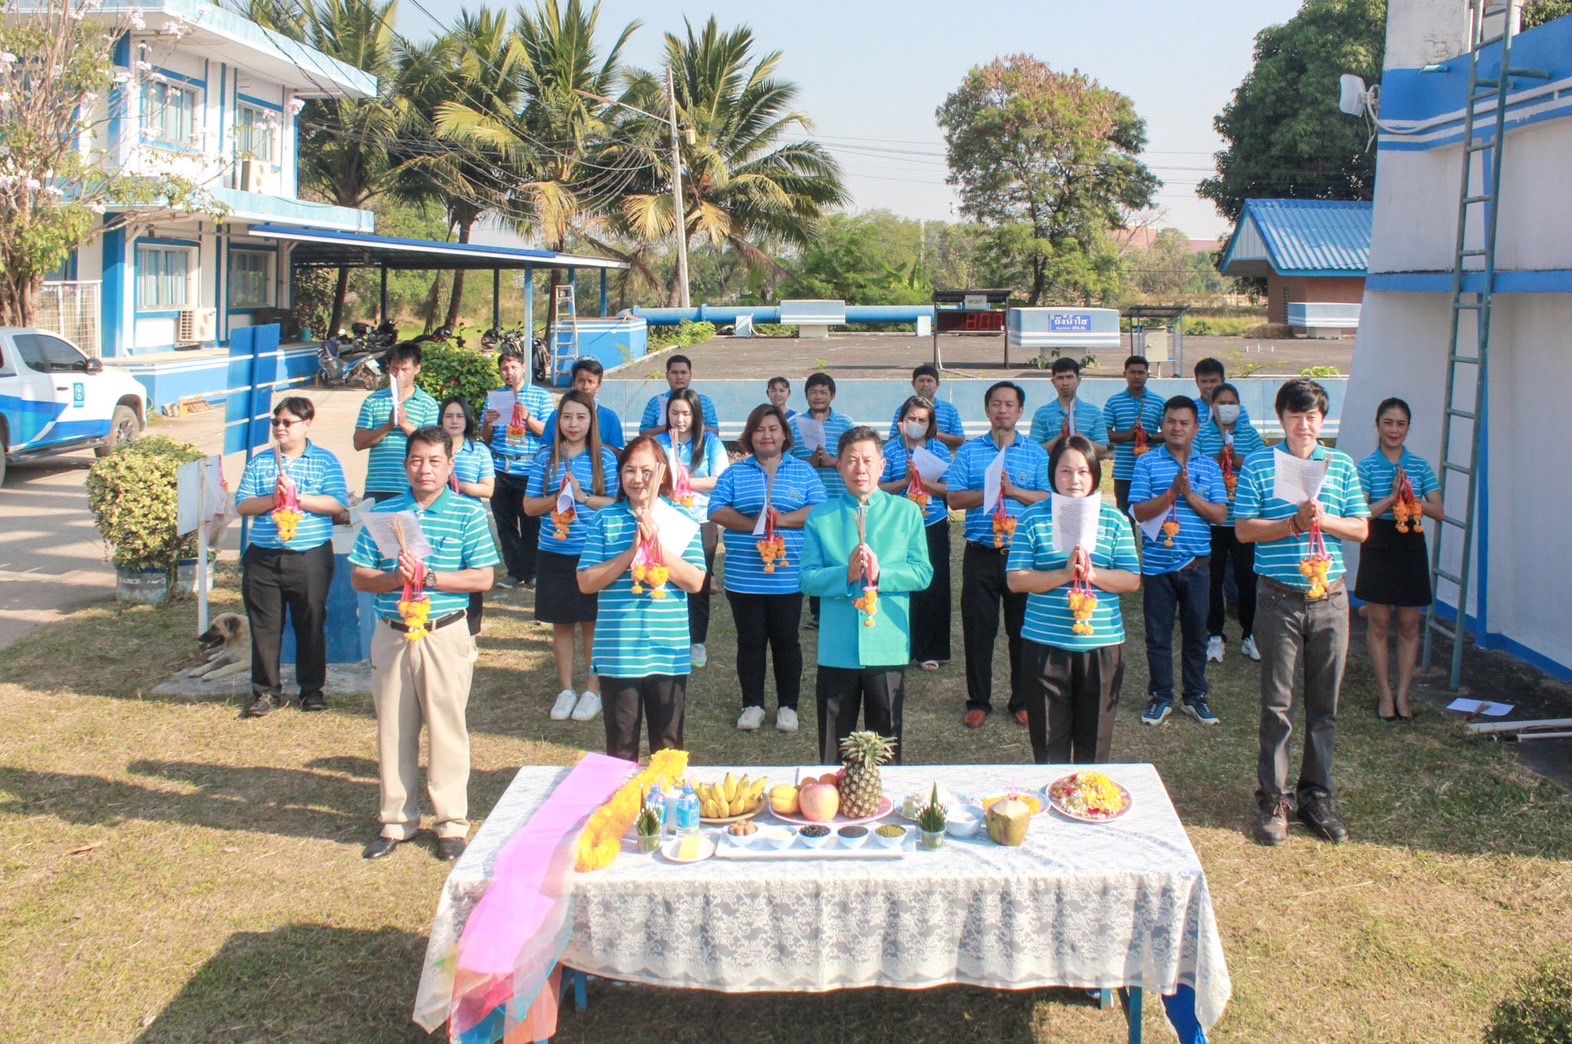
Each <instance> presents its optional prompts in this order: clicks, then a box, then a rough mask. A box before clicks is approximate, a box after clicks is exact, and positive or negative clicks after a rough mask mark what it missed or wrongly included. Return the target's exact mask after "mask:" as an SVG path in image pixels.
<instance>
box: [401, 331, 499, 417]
mask: <svg viewBox="0 0 1572 1044" xmlns="http://www.w3.org/2000/svg"><path fill="white" fill-rule="evenodd" d="M422 356H423V358H424V361H423V362H422V363H421V366H420V376H419V377H417V378H415V383H416V384H419V385H420V387H421V390H423V391H424V392H425V393H426V394H427V395H429V396H431V397H432V398H433V399H436V400H437V401H438V402H441V401H442V400H443V399H446V398H448V397H449V396H451V395H462V396H464V398H465V399H466V400H467V401H468V402H469V406H470V409H471V410H473V411H474V412H475V418H476V420H477V421H478V420H479V419H480V416H481V414H483V413H484V412H485V409H486V393H487V392H488V391H495V390H496V389H498V388H500V387H502V375H501V374H500V373H498V371H497V356H496V355H494V354H493V355H484V354H482V353H481V352H480V351H479V350H477V349H475V348H460V347H458V346H456V345H451V344H426V345H423V346H422Z"/></svg>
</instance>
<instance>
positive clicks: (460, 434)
mask: <svg viewBox="0 0 1572 1044" xmlns="http://www.w3.org/2000/svg"><path fill="white" fill-rule="evenodd" d="M440 416H441V418H442V430H443V431H445V432H447V435H448V438H450V439H452V440H453V477H452V478H451V479H450V480H449V482H448V485H449V486H450V487H451V488H452V490H453V492H455V493H457V494H458V495H459V496H461V497H468V498H469V499H470V500H473V501H474V502H475V503H477V504H479V505H480V506H481V507H485V506H486V504H487V503H488V502H489V501H490V500H491V493H492V490H494V489H495V488H496V485H497V471H496V465H495V464H494V463H493V461H492V457H491V451H490V450H489V449H487V448H486V444H485V443H483V442H478V441H476V439H475V415H474V414H473V413H471V412H470V409H469V401H468V400H466V399H465V398H464V397H463V396H462V395H450V396H448V397H447V398H446V399H443V400H442V413H441V414H440ZM485 611H486V593H485V592H484V591H476V592H474V593H473V594H471V595H470V596H469V613H468V617H469V619H468V623H469V637H470V645H471V651H470V655H471V657H474V656H478V655H479V652H480V650H479V647H478V646H476V645H475V639H477V638H479V637H480V618H481V616H482V615H483V614H484V613H485Z"/></svg>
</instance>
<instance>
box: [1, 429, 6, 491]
mask: <svg viewBox="0 0 1572 1044" xmlns="http://www.w3.org/2000/svg"><path fill="white" fill-rule="evenodd" d="M6 453H7V448H6V444H5V432H3V431H0V486H3V485H5V455H6Z"/></svg>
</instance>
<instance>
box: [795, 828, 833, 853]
mask: <svg viewBox="0 0 1572 1044" xmlns="http://www.w3.org/2000/svg"><path fill="white" fill-rule="evenodd" d="M815 825H817V826H823V824H815ZM807 829H808V828H807V827H798V828H797V838H798V840H800V841H801V842H802V843H803V844H804V845H806V846H807V847H808V848H823V847H824V846H825V845H826V844H828V843H829V840H830V838H832V837H834V836H835V831H834V830H830V828H829V827H824V829H825V830H829V833H827V834H824V835H821V836H819V837H814V836H813V835H812V834H804V833H803V831H804V830H807Z"/></svg>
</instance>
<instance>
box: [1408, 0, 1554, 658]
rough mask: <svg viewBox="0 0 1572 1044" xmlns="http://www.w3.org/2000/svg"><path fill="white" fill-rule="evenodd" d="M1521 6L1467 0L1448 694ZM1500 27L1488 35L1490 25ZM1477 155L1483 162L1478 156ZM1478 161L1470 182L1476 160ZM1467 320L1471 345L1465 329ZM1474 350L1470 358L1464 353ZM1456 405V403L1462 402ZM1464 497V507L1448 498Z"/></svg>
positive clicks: (1445, 494) (1467, 563) (1448, 456)
mask: <svg viewBox="0 0 1572 1044" xmlns="http://www.w3.org/2000/svg"><path fill="white" fill-rule="evenodd" d="M1519 6H1520V3H1519V0H1472V2H1471V4H1470V32H1469V38H1470V40H1471V46H1470V50H1469V61H1468V96H1467V98H1466V100H1465V101H1464V105H1463V142H1462V146H1463V172H1462V188H1461V190H1460V192H1459V195H1458V201H1457V240H1456V246H1455V249H1454V256H1453V259H1452V331H1451V338H1450V341H1449V343H1448V346H1447V366H1446V397H1445V398H1444V399H1443V400H1442V417H1441V460H1440V464H1441V467H1440V469H1439V471H1440V476H1439V478H1440V483H1441V497H1442V500H1443V501H1444V502H1445V503H1446V505H1447V508H1448V510H1447V515H1446V518H1444V519H1442V520H1441V523H1440V525H1438V526H1436V529H1435V539H1434V541H1432V543H1431V547H1430V585H1431V590H1432V592H1433V593H1434V594H1435V601H1433V602H1432V603H1431V606H1430V611H1429V613H1428V614H1427V615H1426V617H1425V644H1424V664H1425V666H1426V667H1428V666H1430V663H1431V658H1432V656H1433V654H1434V652H1435V636H1436V635H1437V634H1440V635H1442V636H1443V637H1445V638H1448V639H1450V640H1451V642H1452V673H1451V682H1450V684H1451V687H1452V688H1454V689H1455V688H1457V687H1458V684H1459V683H1460V682H1461V680H1462V675H1463V640H1462V635H1463V634H1465V633H1466V632H1467V630H1468V627H1467V619H1468V615H1467V614H1468V599H1469V593H1470V586H1471V583H1472V581H1473V576H1472V575H1471V574H1472V570H1473V558H1474V534H1475V516H1476V512H1477V510H1478V492H1479V477H1480V474H1479V473H1480V448H1481V443H1482V441H1483V438H1484V430H1485V424H1486V423H1487V418H1488V413H1487V401H1488V389H1489V374H1490V371H1489V359H1490V317H1491V310H1492V308H1493V306H1494V296H1495V281H1496V219H1497V216H1498V213H1499V208H1498V206H1497V204H1498V202H1499V200H1500V192H1501V155H1502V152H1503V151H1504V145H1505V131H1506V110H1507V101H1508V99H1509V97H1510V95H1511V91H1512V81H1513V79H1516V78H1538V79H1548V78H1549V77H1548V74H1547V73H1545V72H1543V71H1541V70H1536V69H1514V68H1512V64H1511V63H1512V37H1513V36H1514V35H1515V33H1516V28H1517V24H1518V10H1519ZM1496 18H1500V19H1501V31H1500V32H1499V33H1494V34H1492V35H1487V34H1490V33H1491V29H1490V22H1491V21H1493V20H1494V19H1496ZM1497 44H1499V45H1500V48H1499V50H1500V63H1499V66H1498V67H1497V68H1496V70H1495V71H1494V72H1492V71H1491V68H1490V66H1491V61H1490V59H1491V55H1492V54H1493V53H1494V48H1495V46H1496V45H1497ZM1481 154H1483V155H1481ZM1476 156H1478V157H1479V162H1478V164H1477V167H1478V170H1477V172H1476V170H1475V167H1476V164H1475V157H1476ZM1475 215H1478V216H1479V217H1480V220H1481V235H1480V237H1479V241H1478V243H1477V245H1474V246H1470V245H1469V242H1468V227H1469V226H1468V223H1469V219H1470V218H1471V217H1473V216H1475ZM1469 314H1471V316H1472V321H1473V330H1472V336H1468V334H1469V330H1468V327H1467V326H1465V325H1464V322H1465V321H1464V316H1465V315H1469ZM1470 348H1471V349H1472V350H1471V351H1470V350H1469V349H1470ZM1460 400H1461V401H1460ZM1459 492H1460V493H1462V494H1463V495H1462V496H1461V497H1458V496H1455V495H1454V494H1455V493H1459ZM1454 541H1458V542H1460V545H1461V549H1460V552H1458V553H1457V554H1456V555H1455V557H1456V558H1457V559H1458V561H1459V565H1458V567H1457V571H1456V572H1453V571H1452V569H1451V567H1450V566H1449V565H1448V558H1447V553H1448V550H1449V549H1450V548H1452V547H1453V543H1454ZM1443 595H1450V596H1451V600H1452V604H1453V605H1455V606H1456V607H1457V615H1456V617H1455V618H1454V620H1453V621H1452V622H1451V623H1448V622H1447V621H1445V620H1443V619H1442V618H1441V616H1440V613H1439V612H1438V609H1439V606H1440V602H1441V599H1442V597H1443Z"/></svg>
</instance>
